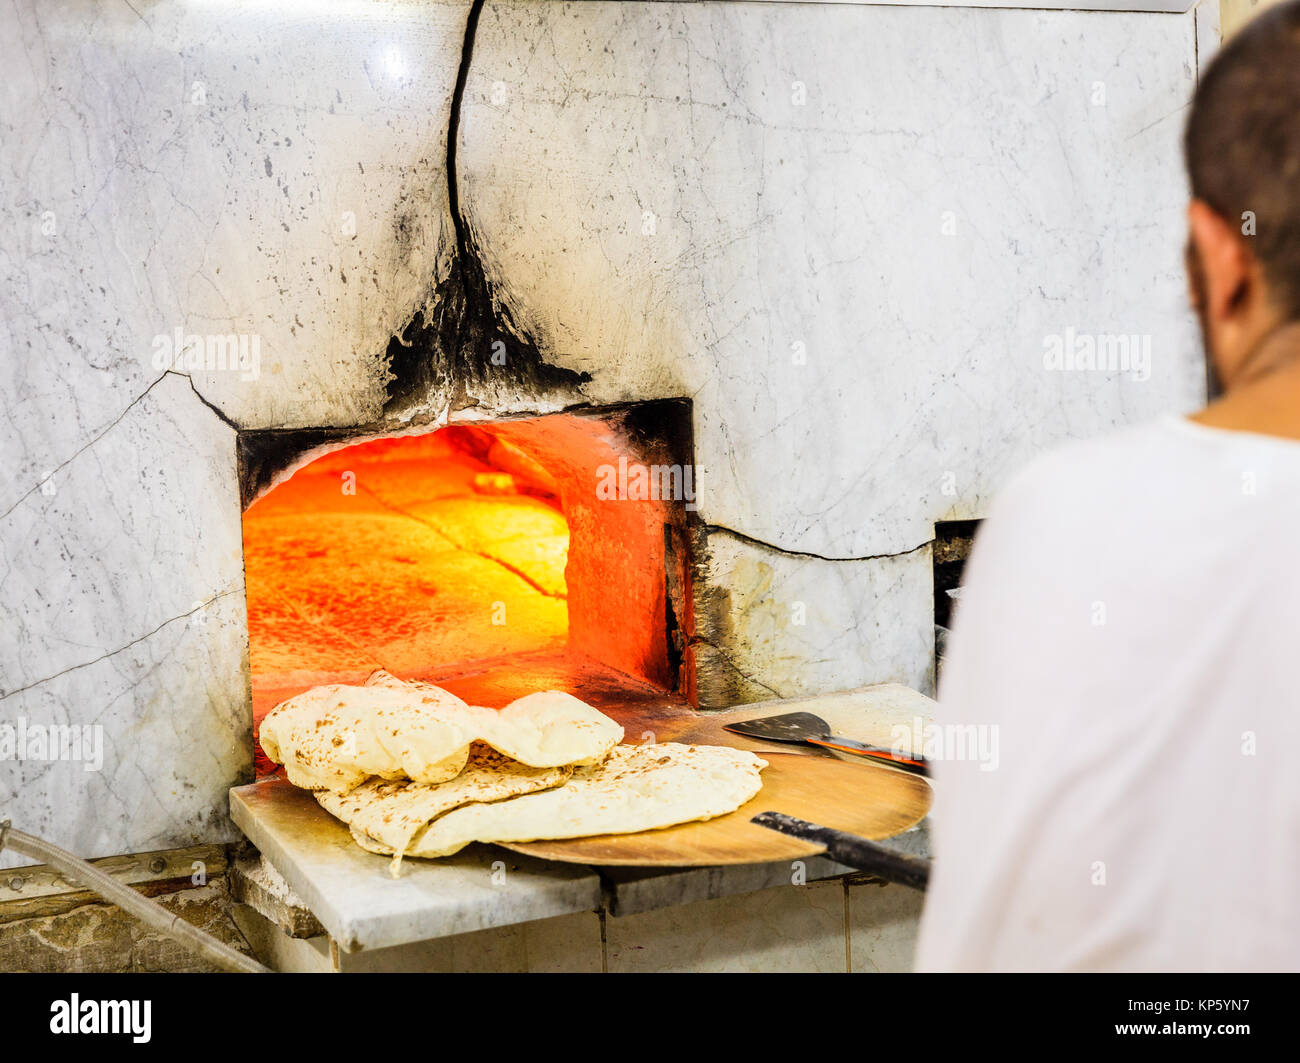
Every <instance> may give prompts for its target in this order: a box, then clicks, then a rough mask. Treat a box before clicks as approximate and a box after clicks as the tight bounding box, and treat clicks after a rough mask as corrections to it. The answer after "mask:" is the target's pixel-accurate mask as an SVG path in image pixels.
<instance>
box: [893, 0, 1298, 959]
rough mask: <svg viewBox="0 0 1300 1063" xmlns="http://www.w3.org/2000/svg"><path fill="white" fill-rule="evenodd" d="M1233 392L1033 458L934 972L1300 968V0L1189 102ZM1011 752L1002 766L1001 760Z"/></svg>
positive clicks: (968, 632) (960, 667)
mask: <svg viewBox="0 0 1300 1063" xmlns="http://www.w3.org/2000/svg"><path fill="white" fill-rule="evenodd" d="M1185 148H1186V157H1187V165H1188V170H1189V175H1190V179H1191V189H1192V196H1193V199H1192V203H1191V206H1190V209H1189V211H1188V222H1189V228H1190V233H1189V246H1188V260H1189V272H1190V277H1191V288H1192V302H1193V305H1194V307H1195V308H1196V312H1197V314H1198V316H1199V318H1200V321H1201V325H1202V330H1203V333H1204V338H1205V345H1206V348H1207V353H1208V357H1209V361H1210V364H1211V368H1212V373H1213V375H1214V376H1216V377H1217V379H1218V381H1219V385H1218V386H1215V387H1212V391H1217V390H1219V388H1220V387H1221V397H1219V398H1217V399H1216V401H1213V402H1212V403H1211V404H1210V405H1209V406H1208V407H1207V408H1206V409H1204V410H1202V411H1201V412H1200V413H1197V414H1195V415H1194V416H1193V417H1191V418H1190V419H1185V418H1181V417H1173V416H1170V417H1167V418H1165V419H1164V420H1161V421H1158V422H1156V423H1153V424H1149V425H1144V426H1142V427H1137V428H1131V429H1128V430H1126V431H1123V432H1120V433H1118V434H1116V435H1114V436H1111V437H1109V438H1105V439H1101V440H1095V441H1090V442H1081V443H1075V444H1071V445H1068V446H1066V447H1064V448H1062V449H1061V450H1059V451H1056V452H1055V453H1052V454H1049V455H1047V456H1045V457H1043V458H1040V459H1038V460H1037V461H1036V462H1034V463H1033V464H1031V465H1030V466H1029V467H1028V468H1027V469H1026V470H1025V471H1023V472H1022V473H1020V474H1019V475H1018V476H1017V477H1015V478H1013V480H1012V481H1011V482H1010V484H1009V485H1008V486H1007V487H1006V489H1005V490H1004V492H1003V493H1002V495H1001V496H1000V497H999V499H998V501H997V503H996V504H995V505H994V507H993V510H992V512H991V514H990V515H989V517H988V519H987V520H986V521H985V523H984V525H983V527H982V529H981V531H980V534H979V537H978V540H977V543H976V546H975V550H974V552H973V555H972V557H971V559H970V562H969V564H968V566H967V570H966V580H965V583H964V587H963V592H962V599H961V601H960V603H959V606H958V612H957V620H956V626H955V630H954V633H953V641H952V644H951V647H950V650H949V653H948V656H947V660H946V662H945V670H944V675H943V681H942V685H941V689H940V696H939V701H940V705H941V709H940V718H941V723H944V724H950V725H971V724H973V725H977V726H978V725H993V726H996V727H997V728H998V732H997V734H998V740H999V747H998V748H999V758H998V763H997V765H996V767H995V768H994V770H982V767H983V766H982V765H981V764H980V763H979V762H978V761H975V760H971V761H956V760H951V761H946V762H940V763H939V764H938V765H937V766H936V771H935V784H936V803H935V810H934V817H933V819H934V834H933V843H934V849H935V854H936V855H935V874H934V876H933V879H932V885H931V889H930V892H929V895H928V897H927V902H926V909H925V914H924V917H923V920H922V929H921V940H920V945H919V953H918V962H917V965H918V967H920V968H921V969H923V970H1008V969H1010V970H1185V971H1201V970H1210V971H1217V970H1279V969H1280V970H1297V969H1300V676H1298V674H1297V670H1296V668H1297V663H1298V661H1300V3H1297V2H1292V3H1288V4H1286V5H1284V6H1282V7H1279V8H1276V9H1274V10H1272V11H1271V12H1269V13H1267V14H1265V15H1264V16H1262V17H1260V18H1259V19H1257V20H1256V21H1254V22H1253V23H1252V24H1250V25H1249V26H1248V27H1247V28H1246V29H1245V30H1244V31H1243V32H1242V33H1241V34H1239V35H1238V36H1237V37H1236V38H1234V39H1233V40H1232V41H1231V42H1230V43H1228V44H1227V45H1226V46H1225V47H1224V49H1223V50H1222V52H1221V53H1220V54H1219V56H1218V57H1217V58H1216V59H1215V61H1214V63H1213V64H1212V66H1211V67H1210V69H1209V70H1208V72H1207V73H1206V75H1205V77H1204V79H1203V81H1202V83H1201V85H1200V87H1199V89H1198V90H1197V93H1196V98H1195V101H1194V103H1193V106H1192V111H1191V115H1190V118H1189V121H1188V126H1187V131H1186V138H1185ZM986 766H987V765H986Z"/></svg>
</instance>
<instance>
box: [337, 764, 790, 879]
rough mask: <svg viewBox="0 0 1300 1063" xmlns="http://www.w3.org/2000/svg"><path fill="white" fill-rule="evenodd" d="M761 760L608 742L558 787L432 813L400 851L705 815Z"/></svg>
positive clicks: (364, 835)
mask: <svg viewBox="0 0 1300 1063" xmlns="http://www.w3.org/2000/svg"><path fill="white" fill-rule="evenodd" d="M765 767H767V761H765V760H762V759H760V758H759V757H757V756H755V755H754V754H753V753H750V752H748V751H747V750H743V749H733V748H732V747H730V746H688V745H683V744H681V743H678V742H663V743H660V744H657V745H643V746H616V747H615V748H614V749H613V751H612V752H611V753H610V755H609V758H608V759H607V760H605V761H604V763H602V764H599V765H594V766H589V767H584V768H579V769H577V770H576V771H575V772H574V773H573V776H572V777H571V778H570V779H569V781H568V782H566V783H565V784H564V785H563V786H560V787H557V788H555V789H551V790H545V791H542V792H540V793H531V794H525V795H524V796H522V797H512V798H510V799H508V800H504V801H494V802H492V803H476V804H470V805H462V806H460V807H459V808H456V809H453V810H452V811H450V812H447V813H446V814H445V815H442V816H439V817H438V818H436V819H434V820H432V821H431V822H430V823H429V824H428V825H427V826H425V827H423V828H422V829H420V830H419V831H418V832H417V833H416V834H415V835H413V836H412V838H411V839H410V842H409V845H408V846H407V848H406V850H405V852H406V855H407V856H420V857H439V856H451V855H452V854H453V853H457V852H459V851H460V850H461V849H463V848H464V847H465V846H466V845H469V844H470V843H471V842H530V841H537V840H538V839H540V838H582V837H587V836H589V835H593V834H634V833H636V832H637V831H643V830H656V829H658V828H660V827H671V826H674V825H675V824H678V823H689V822H692V821H694V820H701V819H713V818H714V817H715V816H722V815H726V814H727V813H728V812H734V811H735V810H736V809H738V808H739V807H740V806H741V805H743V804H744V803H745V802H746V801H748V800H749V799H750V798H751V797H753V796H754V795H755V794H756V793H758V791H759V790H760V789H761V788H762V786H763V782H762V779H761V778H760V777H759V772H760V771H762V769H763V768H765ZM352 837H353V838H354V840H356V842H357V844H358V845H360V846H361V847H362V848H364V849H367V850H369V851H370V852H378V853H391V852H394V849H393V847H392V846H388V845H385V844H384V843H383V842H382V841H381V840H380V839H378V838H375V837H374V836H373V835H370V834H369V833H368V832H366V831H364V830H359V829H358V828H357V826H356V825H355V824H354V825H353V828H352Z"/></svg>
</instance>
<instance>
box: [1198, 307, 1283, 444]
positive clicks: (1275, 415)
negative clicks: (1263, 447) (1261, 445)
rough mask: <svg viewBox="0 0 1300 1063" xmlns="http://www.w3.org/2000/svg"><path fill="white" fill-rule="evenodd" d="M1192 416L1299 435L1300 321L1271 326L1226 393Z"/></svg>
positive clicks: (1276, 433) (1236, 427)
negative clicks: (1269, 331) (1278, 326)
mask: <svg viewBox="0 0 1300 1063" xmlns="http://www.w3.org/2000/svg"><path fill="white" fill-rule="evenodd" d="M1191 419H1192V420H1193V421H1196V422H1197V423H1198V424H1203V425H1209V426H1210V427H1211V428H1226V429H1229V430H1232V431H1237V432H1259V433H1261V434H1263V435H1270V436H1281V437H1283V438H1285V439H1300V322H1291V323H1290V324H1287V325H1283V326H1282V327H1281V328H1278V329H1276V330H1274V331H1273V332H1271V333H1270V334H1269V335H1268V336H1267V338H1265V339H1264V341H1263V342H1262V343H1261V344H1260V345H1259V348H1258V350H1257V351H1256V352H1255V353H1254V354H1253V355H1252V357H1251V358H1250V364H1249V365H1248V366H1247V367H1245V371H1244V372H1241V373H1239V374H1238V375H1237V379H1235V380H1233V381H1232V382H1231V383H1230V384H1229V385H1228V388H1227V391H1226V392H1225V393H1224V394H1223V396H1222V397H1221V398H1219V399H1217V400H1216V401H1214V402H1212V403H1210V405H1209V406H1207V407H1206V408H1205V409H1203V410H1201V411H1200V412H1199V413H1194V414H1192V416H1191Z"/></svg>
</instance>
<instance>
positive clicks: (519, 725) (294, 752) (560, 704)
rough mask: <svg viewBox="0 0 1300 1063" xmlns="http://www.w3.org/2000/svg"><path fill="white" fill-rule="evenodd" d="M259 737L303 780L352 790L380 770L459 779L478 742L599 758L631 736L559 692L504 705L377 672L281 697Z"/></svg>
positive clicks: (532, 759) (542, 754) (551, 757)
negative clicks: (482, 703) (354, 682)
mask: <svg viewBox="0 0 1300 1063" xmlns="http://www.w3.org/2000/svg"><path fill="white" fill-rule="evenodd" d="M258 738H259V740H260V742H261V744H262V749H263V750H264V751H265V753H266V755H267V756H268V757H270V758H271V759H272V760H273V761H275V762H276V763H278V764H283V765H284V768H285V773H286V774H287V775H288V777H289V781H290V782H292V783H293V784H294V785H295V786H302V787H304V788H306V789H309V790H332V791H334V792H337V793H346V792H348V791H349V790H352V789H354V788H355V787H357V786H359V785H360V784H361V783H363V782H365V781H366V780H367V779H369V778H371V777H372V776H378V777H379V778H380V779H389V780H393V779H410V780H411V781H412V782H418V783H427V784H430V785H432V784H435V783H441V782H446V781H448V780H449V779H454V778H456V776H458V775H459V774H460V773H461V772H462V771H463V770H464V769H465V766H466V764H467V763H468V760H469V750H470V746H471V745H472V744H473V743H474V742H475V741H482V742H486V743H487V744H488V745H490V746H492V747H493V748H494V749H497V750H499V751H500V752H502V753H504V754H505V755H506V756H508V757H510V758H511V759H513V760H517V761H519V762H520V763H522V764H526V765H529V766H531V767H535V768H554V767H560V766H562V765H568V764H591V763H595V762H597V761H599V760H601V759H603V758H604V756H605V755H606V754H607V753H608V752H609V750H610V749H612V748H613V747H614V746H615V745H616V744H617V743H618V742H620V741H622V739H623V728H622V727H621V726H620V725H619V724H618V723H616V722H615V721H614V720H611V719H610V718H609V717H608V716H606V715H605V714H604V713H602V712H599V711H598V710H596V709H594V708H592V707H591V706H590V705H588V704H586V703H585V702H582V701H579V700H578V699H577V698H575V697H573V696H572V695H571V694H565V693H563V692H561V691H558V690H546V691H542V692H540V693H536V694H529V695H528V696H527V697H523V698H519V699H518V700H516V701H513V702H511V703H510V704H509V705H507V706H506V707H505V708H504V709H501V710H500V711H499V712H498V711H496V710H494V709H485V708H481V707H478V706H474V705H467V704H466V703H465V702H463V701H461V699H460V698H458V697H456V696H455V695H454V694H450V693H448V692H447V691H445V690H443V689H441V688H440V687H436V686H434V685H433V684H431V683H407V682H404V681H402V680H400V679H397V678H396V677H395V676H392V675H390V674H389V673H387V672H376V673H375V674H374V675H372V676H371V677H370V679H369V680H367V681H366V685H365V686H345V685H342V684H331V685H328V686H320V687H314V688H313V689H311V690H308V691H306V692H304V693H302V694H298V695H296V696H294V697H292V698H289V699H288V700H287V701H283V702H281V703H280V704H279V705H277V706H276V707H275V708H274V709H272V710H271V711H270V712H269V713H268V714H267V716H266V718H265V719H264V720H263V721H262V725H261V728H260V730H259V732H258Z"/></svg>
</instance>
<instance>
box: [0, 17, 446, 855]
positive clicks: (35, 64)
mask: <svg viewBox="0 0 1300 1063" xmlns="http://www.w3.org/2000/svg"><path fill="white" fill-rule="evenodd" d="M467 9H468V5H467V4H465V3H449V4H436V3H435V4H416V3H397V4H370V3H355V2H345V3H325V2H321V3H221V4H216V3H213V4H179V3H160V4H144V5H135V8H134V9H133V7H132V6H131V5H128V4H98V3H91V2H82V3H64V4H59V5H52V4H41V5H37V4H34V3H31V4H16V5H5V6H4V8H3V10H2V11H0V62H2V63H3V68H4V70H5V76H4V78H3V81H2V82H0V130H2V132H0V136H2V138H3V152H2V154H0V215H3V218H2V221H3V228H4V231H5V234H6V236H5V239H4V240H3V241H2V242H0V276H2V277H3V284H0V357H2V358H3V364H4V369H5V371H4V372H3V373H0V413H2V414H3V416H0V447H2V448H3V454H4V461H3V462H0V631H3V647H2V649H0V721H2V722H5V723H9V724H14V723H16V721H17V720H19V719H20V718H25V719H27V720H28V721H29V722H30V723H33V724H35V723H40V724H42V725H57V724H69V723H72V724H78V725H81V724H96V725H99V726H102V727H103V741H104V763H103V766H102V769H101V770H100V771H97V772H90V773H87V772H84V771H83V768H82V765H81V764H80V763H55V764H48V763H38V762H35V761H31V762H26V763H16V762H5V763H0V818H4V817H6V816H11V817H12V818H13V821H14V823H15V824H16V825H18V826H21V827H24V828H27V829H31V830H34V831H37V832H39V833H41V834H44V835H45V836H47V837H49V838H50V839H51V840H53V841H55V842H58V843H60V844H63V845H65V846H68V847H70V848H72V849H73V850H75V851H77V852H79V853H80V854H82V855H86V856H102V855H107V854H111V853H117V852H122V851H131V850H134V851H141V850H149V849H156V848H164V847H168V846H173V845H180V844H185V843H188V842H192V841H196V840H199V839H203V840H217V839H222V838H233V837H234V836H235V834H234V832H233V829H232V828H231V827H230V825H229V823H228V821H227V820H226V818H225V810H226V803H227V801H226V789H227V787H229V786H230V785H231V784H232V783H235V782H238V781H241V780H243V779H246V778H247V777H248V773H249V772H250V771H251V757H252V750H251V738H250V735H249V728H250V717H249V707H248V675H247V645H246V643H247V638H246V634H245V631H244V624H245V616H244V604H243V566H242V551H241V542H240V524H239V520H240V512H239V495H238V489H237V484H236V478H235V431H234V429H233V428H232V427H231V425H230V424H227V423H223V417H222V416H219V415H218V413H217V412H215V411H214V410H213V409H210V408H209V407H208V406H207V405H205V401H204V400H206V402H208V403H211V404H213V405H215V406H218V407H220V409H221V410H222V411H223V414H224V417H225V418H226V419H228V420H229V421H230V422H233V423H234V424H238V425H240V426H241V427H260V426H281V427H283V426H291V425H315V424H350V423H359V422H366V421H372V420H374V419H376V418H377V416H378V415H379V412H380V409H381V406H382V403H383V401H384V397H385V383H386V380H385V369H384V360H383V355H384V351H385V348H386V346H387V343H388V339H389V336H390V335H391V334H392V333H393V332H394V331H395V330H396V329H398V328H400V327H401V326H402V325H403V324H404V323H405V322H406V321H407V320H408V319H409V318H410V316H411V314H412V312H413V311H414V309H415V307H416V306H417V305H418V304H419V303H420V302H421V301H422V300H423V299H424V297H425V296H426V295H427V293H428V292H429V290H430V289H431V288H432V286H433V284H434V283H435V281H436V280H437V279H438V278H439V277H440V276H441V275H443V274H444V273H445V272H446V270H447V268H448V261H449V260H448V255H449V252H450V247H451V240H450V221H449V215H448V212H447V194H446V177H445V172H444V166H445V146H446V130H447V125H448V117H449V115H448V110H449V108H448V104H449V101H450V96H451V89H452V85H453V84H454V81H455V76H456V70H457V67H458V64H459V61H460V55H461V46H462V41H463V32H464V24H465V16H466V12H467ZM348 215H351V218H349V217H348ZM178 327H179V328H181V329H183V330H184V331H185V332H193V333H199V334H206V333H232V332H233V333H240V332H243V333H252V334H255V335H257V336H258V337H259V342H260V352H261V361H260V374H259V375H258V376H257V378H256V379H244V378H243V374H241V373H239V372H231V371H224V372H222V371H217V372H203V371H199V372H194V373H193V374H190V375H189V379H187V377H186V375H184V374H183V373H167V372H160V371H159V370H158V369H157V368H156V367H155V366H154V365H153V364H152V357H153V353H154V350H153V345H152V344H153V337H155V336H156V335H158V334H160V333H161V334H171V333H172V332H173V330H174V329H175V328H178ZM200 395H202V396H203V398H200ZM0 861H5V862H6V863H10V864H11V863H14V862H15V861H14V858H13V857H12V856H11V855H7V856H0Z"/></svg>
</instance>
